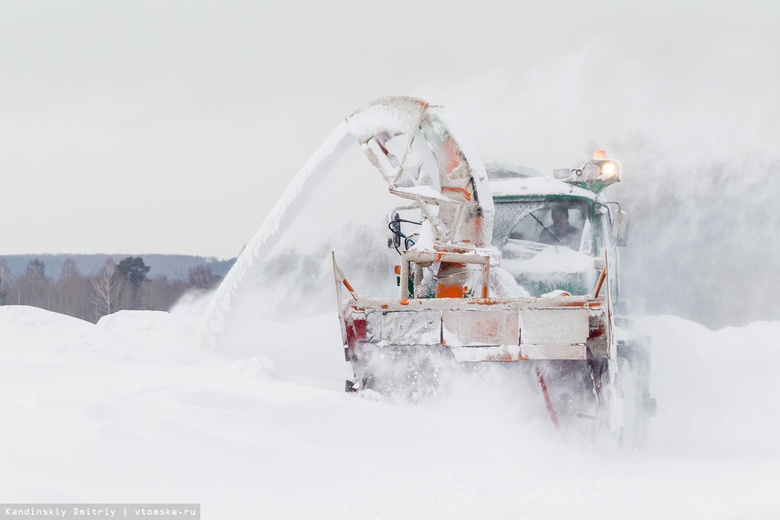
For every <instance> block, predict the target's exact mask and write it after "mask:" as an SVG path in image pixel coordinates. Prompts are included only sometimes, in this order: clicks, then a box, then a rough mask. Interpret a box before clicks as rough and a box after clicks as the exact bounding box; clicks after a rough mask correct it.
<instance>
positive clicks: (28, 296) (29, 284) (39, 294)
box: [14, 258, 52, 309]
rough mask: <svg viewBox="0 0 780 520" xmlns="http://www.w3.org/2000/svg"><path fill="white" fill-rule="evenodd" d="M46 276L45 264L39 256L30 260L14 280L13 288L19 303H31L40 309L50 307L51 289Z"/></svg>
mask: <svg viewBox="0 0 780 520" xmlns="http://www.w3.org/2000/svg"><path fill="white" fill-rule="evenodd" d="M49 282H50V281H49V279H48V278H47V277H46V265H45V264H44V263H43V261H41V259H40V258H35V259H33V260H30V262H29V263H28V264H27V267H26V268H25V270H24V274H23V275H22V276H21V277H20V278H19V279H18V280H16V283H15V284H14V289H15V292H16V300H17V303H18V304H20V305H32V306H34V307H40V308H42V309H51V303H52V302H51V294H50V293H51V290H50V287H49V286H50V285H51V284H50V283H49Z"/></svg>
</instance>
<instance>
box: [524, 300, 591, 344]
mask: <svg viewBox="0 0 780 520" xmlns="http://www.w3.org/2000/svg"><path fill="white" fill-rule="evenodd" d="M520 331H521V332H520V343H521V344H525V343H528V344H533V345H544V344H554V345H562V344H572V343H585V341H587V339H588V332H589V328H588V310H587V309H583V308H577V307H574V308H572V307H554V308H528V309H522V310H521V311H520Z"/></svg>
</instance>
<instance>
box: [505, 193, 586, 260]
mask: <svg viewBox="0 0 780 520" xmlns="http://www.w3.org/2000/svg"><path fill="white" fill-rule="evenodd" d="M589 235H590V222H589V211H588V204H587V203H586V202H578V201H506V202H504V201H496V204H495V221H494V225H493V245H494V246H496V247H497V248H499V249H500V250H501V252H502V257H503V258H507V259H512V258H518V259H522V258H531V257H533V256H536V254H537V253H539V252H541V251H543V250H554V251H557V252H571V251H576V252H582V253H586V254H590V253H591V251H590V249H591V245H592V244H591V241H590V240H588V239H587V237H589Z"/></svg>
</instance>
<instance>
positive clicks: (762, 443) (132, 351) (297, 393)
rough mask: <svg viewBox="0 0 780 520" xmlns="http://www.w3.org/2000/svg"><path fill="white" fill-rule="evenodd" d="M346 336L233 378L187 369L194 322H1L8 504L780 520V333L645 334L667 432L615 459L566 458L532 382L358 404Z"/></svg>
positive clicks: (686, 327) (120, 318) (35, 317)
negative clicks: (341, 371)
mask: <svg viewBox="0 0 780 520" xmlns="http://www.w3.org/2000/svg"><path fill="white" fill-rule="evenodd" d="M330 318H331V317H330V316H329V317H325V316H322V317H315V318H313V319H309V320H301V321H299V322H297V323H295V324H294V327H293V328H294V329H295V330H301V329H305V328H308V329H310V331H311V332H310V334H311V336H312V337H314V336H316V333H317V332H318V331H319V332H320V333H321V340H320V341H316V340H315V341H311V342H308V343H306V344H305V345H302V346H301V347H300V348H299V349H296V350H285V349H284V348H282V347H281V345H279V347H278V348H276V349H274V348H267V349H265V350H264V352H265V354H264V356H263V358H258V357H257V356H254V357H246V358H239V359H236V360H232V361H231V360H223V359H221V358H217V357H213V356H209V355H205V354H201V356H202V357H196V358H193V357H189V356H186V355H183V353H185V352H188V351H192V352H197V346H196V345H195V344H194V343H193V342H191V341H192V340H191V336H190V333H191V332H193V329H189V330H187V328H186V327H185V328H184V329H182V331H183V333H184V334H183V336H177V334H176V333H175V332H173V331H174V330H175V329H176V327H175V326H174V324H175V322H176V320H177V317H176V316H175V314H174V315H172V316H167V317H166V316H165V315H164V314H160V313H118V314H117V315H114V316H110V317H108V318H107V319H105V320H104V321H102V322H101V324H100V325H99V326H94V325H91V324H88V323H84V322H79V321H78V320H73V319H71V318H64V317H62V316H59V315H56V314H52V313H49V312H46V311H41V310H39V309H32V308H25V307H0V413H2V416H3V418H4V428H3V433H2V434H0V435H2V437H0V451H1V452H2V460H3V462H4V463H3V465H2V466H1V467H0V485H2V487H3V497H5V498H4V500H5V501H40V502H55V501H71V502H82V501H84V502H89V501H93V502H111V501H114V502H127V501H131V502H132V501H139V502H140V501H159V502H177V501H180V502H199V503H201V504H202V505H203V511H204V514H205V515H207V516H208V517H213V518H247V519H248V518H257V516H258V515H262V516H273V517H279V518H301V517H307V516H311V517H315V516H316V517H317V518H343V517H344V516H345V515H351V516H361V517H363V516H379V517H386V518H432V517H443V516H446V517H448V518H474V517H479V518H517V517H518V516H522V517H528V518H571V517H572V516H576V517H577V518H594V519H599V520H602V519H610V518H615V519H618V518H627V517H630V518H648V519H649V518H687V517H706V518H732V517H735V516H738V515H742V516H744V517H747V518H753V517H755V518H767V517H773V516H776V515H777V514H780V501H778V500H777V499H776V498H774V497H775V496H776V494H775V493H774V489H775V488H776V487H777V485H778V484H780V472H779V471H778V467H780V464H779V463H780V442H779V441H778V439H780V424H779V422H780V421H778V419H777V418H776V417H775V416H774V415H773V414H772V413H771V412H772V411H773V410H776V409H777V408H778V404H780V403H778V392H777V390H776V388H775V384H776V383H774V372H775V367H776V366H777V363H776V362H777V361H778V356H780V353H778V349H777V348H776V347H775V344H776V338H777V337H778V335H780V322H768V323H754V324H751V325H750V326H748V327H744V328H739V329H733V328H730V329H723V330H720V331H717V332H713V331H711V330H708V329H706V328H704V327H701V326H699V325H697V324H695V323H692V322H688V321H685V320H682V319H679V318H672V317H648V318H642V319H640V320H639V321H638V328H639V329H640V330H641V331H642V332H644V333H647V334H649V335H650V337H651V340H652V344H653V354H654V366H653V369H654V371H653V379H652V384H653V392H654V394H655V395H656V397H657V398H658V402H659V411H658V417H657V418H656V419H655V420H654V421H653V423H652V428H653V429H652V433H651V436H650V445H649V448H648V450H647V451H646V452H644V453H641V454H624V455H622V456H616V455H615V454H612V455H609V454H604V453H599V452H598V451H594V450H593V449H592V448H587V447H585V446H580V445H579V444H578V443H576V442H570V443H564V442H562V441H560V440H559V439H557V437H556V435H555V433H554V431H553V430H552V428H551V427H550V425H549V424H548V421H547V419H546V417H545V415H544V410H543V406H542V405H541V402H540V400H539V396H538V395H534V394H533V393H532V392H531V393H528V392H526V391H523V388H521V387H519V386H518V385H517V381H516V378H515V377H514V374H513V371H512V367H513V366H514V365H512V366H500V367H495V368H494V369H490V370H481V371H477V372H474V373H473V374H471V375H469V374H464V376H463V377H461V378H459V379H458V380H457V383H458V384H457V385H454V386H452V387H451V388H450V392H449V393H448V394H447V395H445V396H441V397H440V398H438V399H435V400H433V401H429V402H426V403H424V404H420V405H417V406H411V405H396V404H392V403H387V402H383V401H371V400H367V399H361V398H359V397H356V396H354V395H350V394H344V393H343V392H342V391H341V385H340V383H341V382H342V381H343V380H341V379H339V376H338V375H337V374H332V373H328V371H329V370H330V368H329V367H331V365H330V364H329V363H323V365H322V367H323V371H322V372H321V373H319V374H317V373H316V367H315V365H316V363H313V362H312V361H311V360H312V359H315V358H317V357H318V356H321V355H322V354H321V353H322V352H324V351H328V352H334V353H337V354H338V355H341V352H340V347H339V346H338V343H333V342H331V341H330V340H329V339H328V338H327V337H326V336H327V334H326V333H325V331H327V330H328V327H329V326H330V325H328V323H329V320H330ZM333 320H335V318H333ZM289 330H290V328H288V327H287V326H286V324H285V323H281V322H280V323H277V324H276V326H275V328H269V329H268V330H267V332H266V338H265V339H263V340H259V341H262V342H263V343H266V342H269V340H273V339H274V338H276V339H281V338H282V337H283V335H284V334H287V333H288V332H289ZM270 342H271V343H273V341H270ZM117 352H122V353H123V355H116V353H117ZM174 359H179V360H180V361H179V363H173V360H174ZM193 359H194V360H195V361H196V362H193ZM268 364H273V365H274V366H275V367H276V368H275V369H273V368H272V369H269V370H266V368H267V365H268ZM296 364H299V365H300V366H302V367H304V372H301V373H298V372H296V371H295V370H294V366H295V365H296ZM332 366H336V363H335V362H334V363H333V365H332ZM280 367H283V368H284V370H283V371H282V372H284V373H281V375H280ZM331 368H332V367H331ZM301 497H305V498H306V499H305V500H302V499H301Z"/></svg>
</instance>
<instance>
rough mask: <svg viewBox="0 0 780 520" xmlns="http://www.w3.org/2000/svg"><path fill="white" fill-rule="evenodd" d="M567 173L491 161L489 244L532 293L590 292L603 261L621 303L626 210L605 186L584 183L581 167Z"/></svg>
mask: <svg viewBox="0 0 780 520" xmlns="http://www.w3.org/2000/svg"><path fill="white" fill-rule="evenodd" d="M568 171H569V170H556V172H557V173H556V176H559V177H562V179H561V178H550V177H545V176H543V174H542V173H541V172H539V171H537V170H534V169H531V168H525V167H507V166H496V165H493V166H489V167H488V168H487V173H488V178H489V179H490V189H491V192H492V195H493V203H494V207H495V216H494V222H493V238H492V244H493V246H494V247H496V248H497V249H498V250H499V251H500V252H501V267H502V268H503V269H504V270H505V271H508V272H509V273H510V274H511V275H512V277H513V278H514V279H515V281H516V282H517V284H518V285H519V286H521V287H522V288H524V289H525V290H526V291H527V292H528V293H529V294H530V295H531V296H535V297H539V296H543V295H546V294H551V293H555V292H556V291H559V292H560V291H562V292H565V293H568V294H570V295H574V296H581V295H586V294H589V293H590V292H591V291H592V290H593V287H594V286H595V284H596V283H597V280H598V277H599V274H600V273H601V272H602V271H603V270H604V267H605V262H606V263H607V264H608V265H607V267H608V273H609V275H610V284H609V286H610V291H611V293H612V294H611V296H612V300H613V302H617V301H619V293H620V286H619V276H618V275H619V273H618V265H619V264H618V261H617V248H616V246H617V245H625V243H626V239H627V230H628V214H627V213H626V212H624V211H622V210H621V209H620V207H619V205H618V204H617V203H614V202H606V201H604V200H603V199H602V197H601V196H600V194H599V192H600V190H601V189H603V188H604V187H605V185H601V184H599V185H597V186H595V187H594V186H593V183H586V182H583V181H582V180H580V179H581V177H582V176H581V175H579V176H578V175H577V171H580V170H575V171H574V173H570V174H569V175H568V176H567V174H566V172H568ZM568 177H572V178H573V179H569V178H568ZM607 185H608V184H607Z"/></svg>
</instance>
